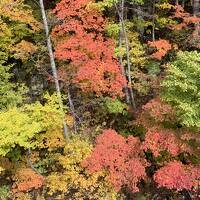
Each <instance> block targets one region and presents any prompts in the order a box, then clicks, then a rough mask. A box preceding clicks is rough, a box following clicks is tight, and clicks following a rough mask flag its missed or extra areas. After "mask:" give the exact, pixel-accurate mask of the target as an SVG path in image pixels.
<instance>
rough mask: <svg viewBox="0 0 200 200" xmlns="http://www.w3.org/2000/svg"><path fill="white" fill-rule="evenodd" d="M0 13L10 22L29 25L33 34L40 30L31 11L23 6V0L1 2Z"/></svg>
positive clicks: (4, 0) (3, 0)
mask: <svg viewBox="0 0 200 200" xmlns="http://www.w3.org/2000/svg"><path fill="white" fill-rule="evenodd" d="M0 13H1V14H0V15H1V16H4V17H6V18H8V19H9V20H10V21H19V22H21V23H24V24H27V25H29V26H30V27H31V28H32V31H33V32H35V31H39V30H40V28H41V24H40V23H39V22H38V21H37V20H36V19H35V18H34V17H33V15H32V11H31V9H30V8H29V7H28V6H27V5H25V4H24V0H1V1H0Z"/></svg>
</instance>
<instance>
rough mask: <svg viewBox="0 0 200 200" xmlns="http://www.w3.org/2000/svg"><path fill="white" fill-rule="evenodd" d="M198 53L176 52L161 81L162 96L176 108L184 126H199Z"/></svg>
mask: <svg viewBox="0 0 200 200" xmlns="http://www.w3.org/2000/svg"><path fill="white" fill-rule="evenodd" d="M199 63H200V53H198V52H197V51H192V52H187V51H185V52H178V54H177V58H176V60H175V61H173V62H171V63H169V65H168V74H167V76H166V78H165V80H164V81H163V82H162V87H163V93H162V98H163V99H164V100H165V101H166V102H169V103H171V104H172V105H173V106H175V108H176V109H177V115H178V118H179V120H180V122H181V123H182V125H184V126H186V127H194V128H198V129H199V128H200V84H199V77H200V68H199Z"/></svg>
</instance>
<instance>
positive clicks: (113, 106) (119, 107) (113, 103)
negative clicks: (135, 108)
mask: <svg viewBox="0 0 200 200" xmlns="http://www.w3.org/2000/svg"><path fill="white" fill-rule="evenodd" d="M105 105H106V108H107V110H108V112H109V113H112V114H125V113H127V109H128V106H127V104H125V103H122V102H121V101H120V100H119V99H111V98H106V99H105Z"/></svg>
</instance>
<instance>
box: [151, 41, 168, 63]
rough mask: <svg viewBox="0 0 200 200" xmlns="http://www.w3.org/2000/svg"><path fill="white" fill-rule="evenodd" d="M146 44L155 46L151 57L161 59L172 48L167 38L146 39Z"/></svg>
mask: <svg viewBox="0 0 200 200" xmlns="http://www.w3.org/2000/svg"><path fill="white" fill-rule="evenodd" d="M148 45H149V46H150V47H152V48H156V50H157V51H156V52H155V53H153V54H152V55H151V57H152V58H154V59H157V60H161V59H162V58H163V57H164V56H165V55H166V54H167V52H168V51H169V50H171V49H172V45H171V44H170V43H169V41H168V40H163V39H159V40H156V41H153V42H151V41H148Z"/></svg>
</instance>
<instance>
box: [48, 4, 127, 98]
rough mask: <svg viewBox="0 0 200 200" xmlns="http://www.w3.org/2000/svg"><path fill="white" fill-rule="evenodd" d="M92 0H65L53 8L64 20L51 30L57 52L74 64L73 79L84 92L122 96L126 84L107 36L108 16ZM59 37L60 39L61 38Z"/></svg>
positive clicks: (57, 54) (63, 58)
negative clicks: (106, 18) (94, 5)
mask: <svg viewBox="0 0 200 200" xmlns="http://www.w3.org/2000/svg"><path fill="white" fill-rule="evenodd" d="M92 2H93V1H91V0H62V1H61V2H60V3H58V4H57V6H56V8H55V9H54V10H53V12H54V13H55V14H56V16H57V18H58V19H60V20H61V21H62V24H60V25H57V26H56V27H55V28H54V29H53V32H52V36H53V38H54V41H55V45H56V46H55V56H56V58H57V59H58V60H61V61H67V62H68V66H72V67H74V68H75V70H76V73H75V75H74V78H73V82H74V83H77V84H78V85H79V86H80V88H81V89H82V90H83V91H85V92H90V91H93V92H95V93H96V94H98V95H99V94H103V93H106V94H110V95H112V96H117V95H120V96H122V95H123V93H122V89H123V87H124V86H125V85H126V81H125V79H124V78H123V76H122V74H121V71H120V67H119V65H118V62H117V60H116V59H115V58H114V57H113V54H114V46H115V45H114V42H113V40H112V39H108V38H105V37H104V35H105V34H104V28H105V23H106V20H105V18H103V17H102V13H101V12H100V11H99V10H98V9H97V8H95V7H93V6H91V4H92ZM58 41H59V42H58Z"/></svg>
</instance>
